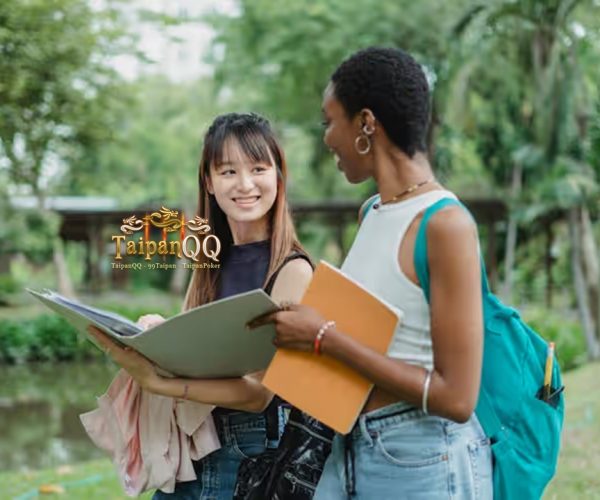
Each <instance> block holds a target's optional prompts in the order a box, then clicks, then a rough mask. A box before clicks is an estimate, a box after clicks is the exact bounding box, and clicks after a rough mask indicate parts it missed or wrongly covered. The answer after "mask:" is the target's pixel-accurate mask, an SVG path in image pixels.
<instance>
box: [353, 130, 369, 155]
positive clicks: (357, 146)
mask: <svg viewBox="0 0 600 500" xmlns="http://www.w3.org/2000/svg"><path fill="white" fill-rule="evenodd" d="M361 140H364V141H367V146H366V147H365V148H362V149H361V147H360V141H361ZM354 149H356V152H357V153H358V154H359V155H366V154H367V153H368V152H369V151H371V139H369V136H367V135H363V134H360V135H357V136H356V139H354Z"/></svg>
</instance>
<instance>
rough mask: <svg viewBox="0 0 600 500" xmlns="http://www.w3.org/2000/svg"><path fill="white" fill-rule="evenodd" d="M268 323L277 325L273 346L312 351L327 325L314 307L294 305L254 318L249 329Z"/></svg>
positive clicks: (249, 324)
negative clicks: (318, 336) (319, 333)
mask: <svg viewBox="0 0 600 500" xmlns="http://www.w3.org/2000/svg"><path fill="white" fill-rule="evenodd" d="M267 323H273V324H274V325H275V332H276V334H275V339H274V340H273V344H274V345H275V346H276V347H283V348H285V349H295V350H297V351H312V350H313V349H314V343H315V337H316V336H317V332H318V331H319V328H321V326H322V325H323V324H324V323H325V318H323V316H321V314H320V313H319V312H318V311H317V310H316V309H313V308H312V307H309V306H305V305H301V304H294V305H290V306H286V307H284V308H283V309H282V310H281V311H277V312H274V313H270V314H266V315H264V316H259V317H258V318H254V319H253V320H252V321H250V322H249V323H248V328H250V329H254V328H257V327H259V326H262V325H265V324H267Z"/></svg>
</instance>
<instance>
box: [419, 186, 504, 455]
mask: <svg viewBox="0 0 600 500" xmlns="http://www.w3.org/2000/svg"><path fill="white" fill-rule="evenodd" d="M450 205H454V206H460V207H463V208H464V209H465V210H466V211H467V213H469V215H470V212H469V211H468V209H467V207H465V206H464V205H463V204H462V203H461V202H460V201H458V200H455V199H454V198H442V199H441V200H439V201H437V202H436V203H434V204H433V205H431V206H430V207H429V208H427V209H426V210H425V212H424V214H423V219H422V220H421V225H420V226H419V230H418V232H417V239H416V241H415V253H414V265H415V272H416V273H417V277H418V278H419V283H420V284H421V288H422V290H423V293H424V294H425V298H426V299H427V302H428V303H429V300H430V289H429V264H428V258H427V223H428V222H429V219H431V216H432V215H433V214H435V213H436V212H438V211H440V210H442V209H443V208H445V207H447V206H450ZM480 262H481V290H482V292H483V293H484V294H486V293H489V291H490V287H489V283H488V280H487V276H486V271H485V264H484V262H483V258H480ZM475 413H477V417H478V418H479V420H480V422H481V425H482V427H483V428H484V431H485V433H486V435H487V436H488V437H489V438H490V439H491V440H492V442H494V443H499V442H503V443H504V445H498V446H495V447H494V454H495V455H498V454H499V453H502V452H503V451H504V450H506V449H508V447H507V446H506V445H507V444H508V441H507V440H505V439H504V438H505V429H504V427H503V426H502V424H501V423H500V420H499V419H498V416H497V415H496V411H495V410H494V408H493V406H492V404H491V402H490V398H489V396H488V394H487V393H486V392H485V390H484V389H483V388H481V389H480V391H479V397H478V400H477V407H476V408H475ZM484 423H485V425H484Z"/></svg>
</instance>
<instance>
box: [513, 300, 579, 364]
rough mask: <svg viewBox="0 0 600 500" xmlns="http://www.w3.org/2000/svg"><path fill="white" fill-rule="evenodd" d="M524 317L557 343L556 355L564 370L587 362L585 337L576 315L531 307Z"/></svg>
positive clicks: (546, 337)
mask: <svg viewBox="0 0 600 500" xmlns="http://www.w3.org/2000/svg"><path fill="white" fill-rule="evenodd" d="M523 318H524V319H525V321H527V323H528V324H529V326H531V328H533V329H534V330H535V331H536V332H538V333H539V334H540V335H541V336H542V337H544V338H545V339H546V340H547V341H548V342H550V341H552V342H554V343H555V352H556V357H557V359H558V362H559V363H560V366H561V368H562V369H563V370H571V369H572V368H575V367H577V366H579V365H581V364H583V363H585V362H586V360H587V349H586V345H585V337H584V334H583V330H582V328H581V324H580V323H579V322H578V321H577V319H576V318H575V317H569V315H565V314H560V313H558V312H556V311H550V310H548V309H545V308H543V307H530V308H527V309H525V310H524V311H523Z"/></svg>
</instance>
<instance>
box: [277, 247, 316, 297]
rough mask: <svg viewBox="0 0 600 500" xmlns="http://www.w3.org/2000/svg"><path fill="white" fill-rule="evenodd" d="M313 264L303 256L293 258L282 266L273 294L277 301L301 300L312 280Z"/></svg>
mask: <svg viewBox="0 0 600 500" xmlns="http://www.w3.org/2000/svg"><path fill="white" fill-rule="evenodd" d="M312 275H313V270H312V267H311V265H310V264H309V263H308V262H307V261H306V260H305V259H302V258H298V259H293V260H291V261H289V262H288V263H287V264H286V265H285V266H283V267H282V268H281V271H279V274H278V275H277V279H276V280H275V283H274V284H273V291H272V293H271V296H272V297H273V300H275V301H276V302H282V301H290V302H299V301H300V299H301V298H302V296H303V295H304V291H305V290H306V288H307V287H308V285H309V283H310V281H311V280H312Z"/></svg>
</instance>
